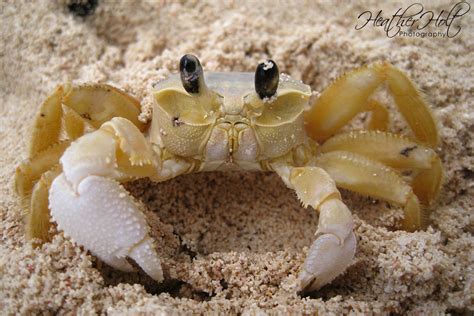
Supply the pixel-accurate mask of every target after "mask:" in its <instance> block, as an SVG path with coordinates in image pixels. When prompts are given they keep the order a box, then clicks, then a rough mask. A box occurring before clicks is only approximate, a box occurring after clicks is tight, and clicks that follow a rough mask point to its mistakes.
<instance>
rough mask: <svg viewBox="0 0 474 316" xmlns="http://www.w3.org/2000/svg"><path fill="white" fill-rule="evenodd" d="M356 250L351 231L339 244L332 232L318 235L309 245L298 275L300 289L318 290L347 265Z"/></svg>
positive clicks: (354, 239)
mask: <svg viewBox="0 0 474 316" xmlns="http://www.w3.org/2000/svg"><path fill="white" fill-rule="evenodd" d="M355 250H356V238H355V235H354V233H353V232H351V233H350V234H349V235H348V236H347V237H346V238H345V240H344V241H343V243H342V244H341V242H340V239H339V238H338V237H337V236H336V235H334V234H330V233H329V234H323V235H320V236H319V237H318V238H317V239H316V240H315V241H314V243H313V245H311V248H310V249H309V251H308V256H307V257H306V260H305V262H304V265H303V269H302V271H301V273H300V275H299V280H300V282H301V290H304V291H307V292H309V291H314V290H319V289H320V288H321V287H322V286H323V285H325V284H328V283H329V282H331V281H332V280H333V279H334V278H336V277H337V276H338V275H339V274H341V273H342V272H344V270H345V269H346V268H347V267H348V266H349V264H350V262H351V260H352V258H353V257H354V254H355Z"/></svg>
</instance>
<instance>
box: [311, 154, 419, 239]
mask: <svg viewBox="0 0 474 316" xmlns="http://www.w3.org/2000/svg"><path fill="white" fill-rule="evenodd" d="M314 162H315V164H316V165H317V166H319V167H321V168H323V169H324V170H325V171H327V172H328V173H329V174H330V175H331V177H332V178H333V179H334V181H336V184H337V186H338V187H341V188H344V189H348V190H351V191H354V192H357V193H361V194H365V195H368V196H372V197H375V198H380V199H383V200H386V201H389V202H392V203H395V204H398V205H401V206H403V207H404V213H405V219H404V221H403V229H405V230H407V231H414V230H417V229H420V228H424V227H425V226H426V225H427V220H428V214H427V212H426V210H424V209H423V208H421V207H420V203H419V201H418V198H417V197H416V195H415V194H414V192H413V190H412V188H411V187H410V185H408V184H407V183H405V181H403V179H402V178H401V176H400V175H399V174H398V173H397V172H396V171H395V170H393V169H391V168H390V167H387V166H386V165H384V164H382V163H380V162H378V161H375V160H372V159H369V158H366V157H364V156H362V155H359V154H355V153H351V152H346V151H332V152H328V153H325V154H321V155H320V156H318V157H316V158H315V161H314Z"/></svg>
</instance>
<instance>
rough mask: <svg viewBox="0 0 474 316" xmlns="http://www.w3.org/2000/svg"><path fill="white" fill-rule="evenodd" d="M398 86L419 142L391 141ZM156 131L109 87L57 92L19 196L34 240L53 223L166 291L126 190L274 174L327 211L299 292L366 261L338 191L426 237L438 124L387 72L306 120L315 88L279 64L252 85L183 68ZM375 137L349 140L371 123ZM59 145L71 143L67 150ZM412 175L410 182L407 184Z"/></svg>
mask: <svg viewBox="0 0 474 316" xmlns="http://www.w3.org/2000/svg"><path fill="white" fill-rule="evenodd" d="M384 83H386V84H387V85H388V88H389V91H390V92H391V94H392V96H393V98H394V100H395V103H396V105H397V106H398V109H399V110H400V112H401V113H402V115H403V116H404V117H405V119H406V121H407V122H408V125H409V126H410V127H411V129H412V131H413V134H414V135H415V139H412V138H409V137H406V136H401V135H397V134H393V133H389V132H386V131H385V130H386V129H387V125H388V112H387V110H386V108H385V107H384V106H383V105H382V104H381V103H379V102H377V101H375V100H372V99H370V96H371V95H372V93H373V92H374V91H375V90H376V89H377V88H378V87H379V86H381V85H382V84H384ZM154 89H155V90H154V91H153V95H154V99H155V105H154V108H153V116H152V120H151V124H149V125H146V124H144V123H142V122H140V121H139V119H138V117H139V114H140V103H139V102H138V101H137V100H136V99H135V98H133V97H131V96H129V95H128V94H126V93H124V92H122V91H120V90H118V89H116V88H114V87H111V86H108V85H105V84H90V85H80V86H71V85H64V86H59V87H58V88H57V89H56V91H55V92H54V93H53V94H52V95H51V96H50V97H49V98H48V99H47V100H46V101H45V102H44V103H43V105H42V106H41V109H40V112H39V114H38V116H37V118H36V122H35V126H34V130H33V137H32V141H31V146H30V152H29V159H28V160H26V161H25V162H23V163H22V164H21V165H20V166H19V167H18V169H17V171H16V189H17V192H18V194H19V195H20V196H21V197H22V198H23V200H24V201H26V202H27V203H29V204H28V208H29V213H28V216H27V225H26V233H27V237H28V238H30V239H33V238H36V240H38V239H39V240H42V241H46V240H48V239H49V238H50V236H49V234H50V230H49V228H50V217H52V219H53V221H54V222H56V223H57V226H58V228H59V229H60V230H63V231H64V234H65V235H66V236H70V237H71V238H72V239H73V240H74V241H75V242H77V243H78V244H80V245H82V246H84V247H85V248H86V249H88V250H90V251H91V252H92V253H93V254H94V255H96V256H97V257H99V258H100V259H101V260H103V261H104V262H106V263H107V264H109V265H110V266H112V267H114V268H117V269H119V270H123V271H132V270H133V268H132V266H131V265H130V264H129V262H127V260H126V257H130V258H132V259H133V260H134V261H135V262H136V263H137V264H138V265H139V266H140V267H141V268H142V269H143V270H144V271H145V272H146V273H147V274H148V275H150V276H151V277H152V278H153V279H155V280H156V281H158V282H161V281H162V280H163V273H162V269H161V264H160V259H159V256H158V254H157V252H156V250H155V247H154V244H153V240H152V239H151V238H150V235H149V229H150V228H149V226H148V224H147V222H146V220H145V216H144V214H143V212H142V209H141V207H140V205H139V204H138V203H137V202H136V201H134V199H133V198H132V197H131V196H130V195H129V194H128V192H127V191H126V190H125V189H124V187H123V186H122V185H121V183H123V182H126V181H130V180H134V179H138V178H144V177H148V178H150V179H152V180H154V181H164V180H167V179H170V178H173V177H176V176H178V175H181V174H186V173H191V172H201V171H214V170H261V171H274V172H276V173H277V174H278V175H279V176H280V177H281V178H282V180H283V181H284V182H285V184H286V185H287V186H288V187H289V188H292V189H294V190H295V192H296V194H297V196H298V198H299V199H300V200H301V202H302V203H303V205H304V206H308V205H310V206H311V207H312V208H314V209H315V210H318V211H319V226H318V229H317V230H316V235H315V241H314V243H313V245H312V246H311V247H310V248H309V251H308V254H307V259H306V261H305V262H304V265H303V266H302V267H301V272H300V275H299V280H300V286H301V289H302V290H306V291H309V290H315V289H319V288H320V287H321V286H323V285H324V284H327V283H329V282H331V281H332V280H333V279H334V278H335V277H336V276H337V275H339V274H340V273H342V272H343V271H344V270H345V269H346V268H347V266H348V265H349V264H350V262H351V260H352V258H353V256H354V254H355V251H356V238H355V236H354V232H353V228H354V224H353V219H352V216H351V212H350V211H349V209H348V208H347V207H346V205H345V204H344V203H343V202H342V201H341V197H340V194H339V192H338V190H337V188H336V186H338V187H341V188H345V189H349V190H352V191H355V192H358V193H361V194H365V195H369V196H373V197H376V198H379V199H383V200H387V201H389V202H392V203H394V204H398V205H401V206H403V207H404V214H405V217H404V220H403V228H404V229H406V230H409V231H414V230H417V229H420V228H423V227H425V225H426V224H427V218H428V216H427V212H426V211H425V208H423V207H421V206H420V203H421V204H424V205H428V204H429V203H430V202H431V201H433V199H434V198H435V197H436V195H437V193H438V191H439V188H440V183H441V178H442V165H441V162H440V159H439V157H438V156H437V154H436V153H435V151H434V150H433V148H434V147H435V146H436V145H437V143H438V132H437V128H436V124H435V121H434V119H433V116H432V114H431V112H430V110H429V108H428V106H427V105H426V103H425V102H424V101H423V98H422V97H421V96H420V94H419V92H418V91H417V89H416V88H415V86H414V85H413V84H412V83H411V81H410V80H409V79H408V78H407V77H406V76H405V75H404V74H403V73H402V72H401V71H399V70H398V69H396V68H395V67H393V66H392V65H390V64H389V63H378V64H374V65H371V66H367V67H362V68H360V69H356V70H354V71H351V72H349V73H347V74H345V75H344V76H342V77H341V78H339V79H338V80H336V81H335V82H334V83H333V84H332V85H331V86H329V88H327V89H326V90H324V91H323V92H322V94H321V95H320V96H319V97H318V98H317V100H316V102H315V104H314V105H312V106H311V107H308V103H309V100H310V96H311V90H310V87H309V86H307V85H305V84H303V83H301V82H299V81H296V80H294V79H292V78H290V77H289V76H287V75H283V74H282V75H280V74H279V71H278V67H277V65H276V64H275V62H273V61H271V60H269V61H266V62H264V63H261V64H259V65H258V67H257V69H256V72H255V74H254V73H236V72H231V73H219V72H213V73H208V74H206V75H205V76H204V73H203V70H202V67H201V64H200V63H199V60H198V59H197V58H196V57H195V56H192V55H185V56H183V58H182V59H181V61H180V74H177V75H173V76H171V77H170V78H168V79H166V80H164V81H161V82H159V83H158V84H157V85H155V87H154ZM364 111H369V112H371V115H372V117H371V121H370V123H369V126H368V127H367V130H355V131H350V132H347V133H339V134H338V131H339V130H340V129H341V128H342V127H343V126H344V125H346V124H347V123H348V122H349V121H350V120H351V119H352V118H353V117H354V116H355V115H357V114H358V113H360V112H364ZM61 134H64V135H67V136H66V137H64V136H61ZM405 170H410V171H412V174H413V176H412V181H411V183H407V182H406V181H405V180H404V178H402V176H401V174H400V172H401V171H405Z"/></svg>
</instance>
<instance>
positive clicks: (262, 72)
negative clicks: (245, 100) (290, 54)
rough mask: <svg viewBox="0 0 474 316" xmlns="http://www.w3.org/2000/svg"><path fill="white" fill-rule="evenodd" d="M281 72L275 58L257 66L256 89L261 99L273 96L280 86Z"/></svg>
mask: <svg viewBox="0 0 474 316" xmlns="http://www.w3.org/2000/svg"><path fill="white" fill-rule="evenodd" d="M279 79H280V73H279V71H278V66H277V64H276V63H275V62H274V61H273V60H271V59H270V60H267V61H265V62H263V63H261V64H259V65H258V66H257V70H255V91H256V92H257V94H258V96H259V97H260V99H263V98H271V97H272V96H274V95H275V93H276V91H277V88H278V81H279Z"/></svg>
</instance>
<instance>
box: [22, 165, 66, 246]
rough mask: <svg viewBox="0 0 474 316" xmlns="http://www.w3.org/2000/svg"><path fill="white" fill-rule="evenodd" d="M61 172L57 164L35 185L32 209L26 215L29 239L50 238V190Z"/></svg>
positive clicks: (42, 239)
mask: <svg viewBox="0 0 474 316" xmlns="http://www.w3.org/2000/svg"><path fill="white" fill-rule="evenodd" d="M60 173H61V166H59V165H56V166H55V167H53V168H52V169H51V170H49V171H47V172H45V173H43V175H41V178H40V179H39V181H38V182H37V183H36V184H35V186H34V187H33V192H32V194H31V202H30V209H29V212H28V214H27V216H26V238H27V239H30V240H31V239H39V241H40V242H41V241H48V240H50V237H51V236H50V234H49V228H50V227H51V222H50V214H49V208H48V192H49V189H50V187H51V183H52V182H53V180H54V178H56V177H57V176H58V175H59V174H60ZM36 242H37V241H36ZM36 245H37V244H35V246H36Z"/></svg>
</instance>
